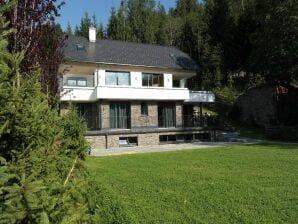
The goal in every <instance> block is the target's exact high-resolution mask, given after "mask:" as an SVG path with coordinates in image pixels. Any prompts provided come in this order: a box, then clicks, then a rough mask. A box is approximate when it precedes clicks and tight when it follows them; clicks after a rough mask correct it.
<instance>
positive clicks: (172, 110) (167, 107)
mask: <svg viewBox="0 0 298 224" xmlns="http://www.w3.org/2000/svg"><path fill="white" fill-rule="evenodd" d="M175 126H176V106H175V104H174V103H160V104H159V105H158V127H160V128H170V127H175Z"/></svg>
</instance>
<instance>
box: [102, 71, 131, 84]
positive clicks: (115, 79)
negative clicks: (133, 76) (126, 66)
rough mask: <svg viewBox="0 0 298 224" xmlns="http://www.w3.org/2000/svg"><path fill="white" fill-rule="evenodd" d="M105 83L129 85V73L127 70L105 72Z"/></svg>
mask: <svg viewBox="0 0 298 224" xmlns="http://www.w3.org/2000/svg"><path fill="white" fill-rule="evenodd" d="M106 85H117V86H129V85H130V73H129V72H113V71H107V72H106Z"/></svg>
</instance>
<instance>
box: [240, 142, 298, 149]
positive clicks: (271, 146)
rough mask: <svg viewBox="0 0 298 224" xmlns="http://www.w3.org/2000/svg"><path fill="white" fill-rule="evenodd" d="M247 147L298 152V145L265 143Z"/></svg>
mask: <svg viewBox="0 0 298 224" xmlns="http://www.w3.org/2000/svg"><path fill="white" fill-rule="evenodd" d="M245 146H247V147H253V148H255V147H257V146H261V147H266V148H268V149H286V150H298V143H270V142H268V143H267V142H264V143H259V144H251V145H245Z"/></svg>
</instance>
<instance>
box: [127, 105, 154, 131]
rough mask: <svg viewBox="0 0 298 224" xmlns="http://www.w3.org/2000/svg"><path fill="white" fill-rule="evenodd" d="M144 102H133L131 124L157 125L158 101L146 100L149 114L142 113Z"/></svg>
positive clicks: (141, 126) (140, 126)
mask: <svg viewBox="0 0 298 224" xmlns="http://www.w3.org/2000/svg"><path fill="white" fill-rule="evenodd" d="M142 103H143V102H140V101H133V102H132V103H131V126H132V127H135V128H145V127H157V126H158V113H157V103H156V102H144V103H145V105H146V106H147V107H148V116H147V115H142V114H141V104H142Z"/></svg>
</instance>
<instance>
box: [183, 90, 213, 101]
mask: <svg viewBox="0 0 298 224" xmlns="http://www.w3.org/2000/svg"><path fill="white" fill-rule="evenodd" d="M185 102H187V103H213V102H215V95H214V93H213V92H211V91H189V99H187V100H185Z"/></svg>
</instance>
